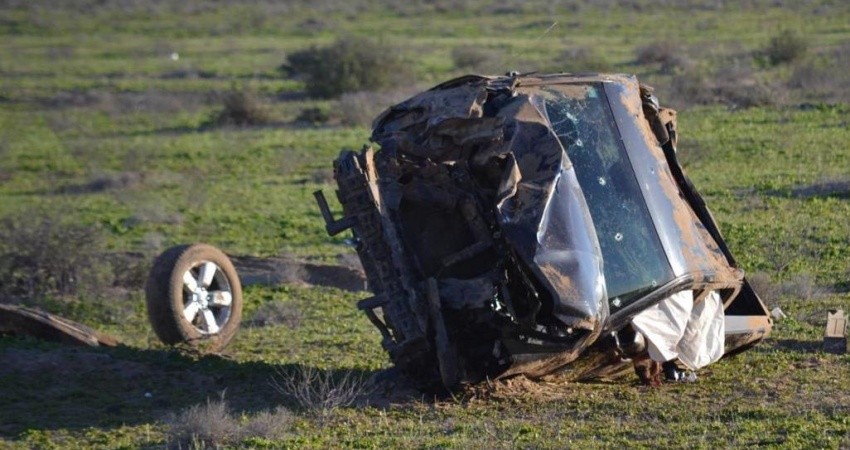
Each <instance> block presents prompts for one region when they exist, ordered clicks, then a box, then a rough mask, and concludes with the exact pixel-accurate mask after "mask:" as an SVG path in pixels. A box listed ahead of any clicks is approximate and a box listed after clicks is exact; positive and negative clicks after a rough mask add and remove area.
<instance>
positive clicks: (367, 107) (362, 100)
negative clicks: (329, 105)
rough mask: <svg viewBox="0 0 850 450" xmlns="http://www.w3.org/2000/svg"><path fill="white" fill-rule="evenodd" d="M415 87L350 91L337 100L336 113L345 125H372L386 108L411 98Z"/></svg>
mask: <svg viewBox="0 0 850 450" xmlns="http://www.w3.org/2000/svg"><path fill="white" fill-rule="evenodd" d="M415 93H416V91H415V89H414V88H407V89H393V90H389V91H381V92H350V93H347V94H343V95H342V96H341V97H340V98H339V100H338V101H337V104H336V108H334V114H337V115H339V120H340V122H342V123H343V124H344V125H355V126H357V125H359V126H364V127H371V126H372V121H373V120H374V119H375V118H376V117H377V116H378V115H379V114H381V113H382V112H384V110H386V109H387V108H389V107H390V106H392V105H395V104H396V103H400V102H402V101H403V100H405V99H407V98H409V97H410V96H412V95H413V94H415Z"/></svg>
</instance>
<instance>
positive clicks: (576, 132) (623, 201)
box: [317, 74, 772, 388]
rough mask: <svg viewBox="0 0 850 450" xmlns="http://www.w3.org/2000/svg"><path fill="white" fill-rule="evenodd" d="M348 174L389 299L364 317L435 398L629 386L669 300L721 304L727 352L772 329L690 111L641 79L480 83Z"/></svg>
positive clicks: (385, 127) (349, 220)
mask: <svg viewBox="0 0 850 450" xmlns="http://www.w3.org/2000/svg"><path fill="white" fill-rule="evenodd" d="M372 140H373V141H374V142H375V143H377V144H378V145H380V150H379V151H374V150H373V149H372V148H366V149H364V150H363V151H362V152H359V153H357V152H350V151H349V152H343V153H342V154H341V155H340V157H339V158H338V159H337V160H336V161H335V163H334V168H335V177H336V180H337V183H338V186H339V190H338V191H337V196H338V198H339V201H340V203H341V204H342V206H343V212H344V217H343V218H342V219H340V220H334V219H333V217H332V216H331V214H330V212H329V211H328V209H327V204H326V202H325V201H324V198H323V197H322V195H321V193H317V199H318V200H319V203H320V207H321V208H322V210H323V215H324V216H325V219H326V221H327V223H328V227H327V229H328V232H329V233H331V234H336V233H339V232H342V231H344V230H346V229H349V228H351V229H352V230H353V233H354V237H355V240H356V242H357V251H358V255H359V257H360V259H361V261H362V263H363V266H364V269H365V272H366V274H367V277H368V284H369V288H370V290H371V291H373V292H374V294H375V296H374V297H372V298H369V299H366V300H363V301H361V302H359V304H358V307H359V308H360V309H362V310H363V311H364V312H365V313H366V314H367V316H368V317H369V319H370V320H371V321H372V323H373V324H375V326H376V327H377V328H378V329H379V330H380V332H381V334H382V336H383V346H384V348H385V349H386V350H387V351H388V353H389V355H390V357H391V359H392V360H393V362H394V363H395V364H396V365H397V366H399V367H400V368H402V369H403V370H406V371H407V372H409V373H411V374H414V375H415V376H416V377H417V378H419V379H420V380H423V383H424V384H428V383H433V382H435V381H436V382H437V383H439V382H440V381H441V382H442V384H443V385H445V386H446V387H449V388H452V387H454V386H456V385H457V384H458V383H463V382H475V381H478V380H481V379H483V378H485V377H491V378H492V377H504V376H510V375H514V374H520V373H521V374H525V375H527V376H530V377H541V376H545V375H550V374H554V373H558V374H562V375H566V376H568V377H570V378H576V379H581V378H587V377H592V376H611V375H613V374H616V373H622V370H621V369H622V368H623V367H625V366H628V363H629V361H630V357H631V356H634V355H636V354H637V353H639V352H641V351H643V347H642V343H641V342H640V336H639V335H637V333H635V331H634V330H633V329H632V328H631V327H630V321H631V320H632V318H633V317H634V316H635V315H636V314H638V313H640V312H641V311H643V310H644V309H646V308H647V307H649V306H651V305H653V304H655V303H657V302H659V301H660V300H662V299H664V298H666V297H668V296H669V295H671V294H673V293H676V292H679V291H682V290H692V291H693V292H694V299H695V302H698V301H700V299H702V298H704V297H705V295H706V294H707V293H709V292H711V291H717V292H718V293H719V294H720V295H721V298H722V300H723V303H724V306H725V313H726V318H727V323H728V325H729V326H727V333H726V352H727V353H731V352H736V351H740V350H742V349H744V348H747V347H749V346H751V345H753V344H755V343H756V342H758V341H759V340H761V339H762V338H763V337H764V336H766V335H767V334H768V333H769V332H770V329H771V325H772V322H771V320H770V318H769V315H768V313H767V311H766V309H765V307H764V305H763V303H762V302H761V300H760V299H759V298H758V296H757V295H756V293H755V292H754V291H753V290H752V288H751V287H750V285H749V283H748V282H747V281H746V279H745V278H744V274H743V271H742V270H741V269H740V268H738V266H737V264H736V262H735V259H734V258H733V256H732V255H731V253H730V252H729V249H728V248H727V247H726V245H725V243H724V242H723V239H722V236H721V235H720V232H719V230H718V228H717V225H716V223H715V221H714V220H713V218H712V216H711V214H710V212H709V211H708V209H707V208H706V206H705V204H704V202H703V200H702V198H701V197H700V196H699V194H698V193H697V192H696V190H695V189H694V187H693V185H692V184H691V183H690V181H689V180H688V179H687V177H686V176H685V174H684V172H683V170H682V168H681V166H680V165H679V163H678V161H677V159H676V140H677V131H676V113H675V111H672V110H670V109H666V108H662V107H660V106H659V105H658V103H657V100H656V99H655V97H654V96H653V95H652V94H651V91H650V90H649V89H647V88H645V87H643V86H641V85H639V83H638V82H637V80H636V78H634V77H631V76H625V75H580V76H573V75H563V74H561V75H551V76H544V75H518V76H505V77H479V76H467V77H462V78H459V79H456V80H452V81H449V82H447V83H444V84H441V85H439V86H437V87H435V88H433V89H431V90H429V91H426V92H424V93H422V94H419V95H417V96H415V97H413V98H411V99H409V100H407V101H405V102H403V103H401V104H398V105H396V106H394V107H392V108H390V109H389V110H387V111H386V112H384V113H383V114H382V115H381V116H380V117H378V118H377V119H376V120H375V122H374V127H373V134H372Z"/></svg>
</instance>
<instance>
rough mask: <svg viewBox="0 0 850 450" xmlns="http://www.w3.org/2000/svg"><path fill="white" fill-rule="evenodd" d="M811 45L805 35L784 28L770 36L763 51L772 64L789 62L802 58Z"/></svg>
mask: <svg viewBox="0 0 850 450" xmlns="http://www.w3.org/2000/svg"><path fill="white" fill-rule="evenodd" d="M808 48H809V45H808V43H807V42H806V40H805V39H803V37H801V36H800V35H798V34H797V33H795V32H793V31H791V30H783V31H781V32H780V33H779V34H777V35H776V36H773V37H772V38H770V42H769V43H768V44H767V47H765V49H764V51H763V53H764V56H765V58H767V62H768V63H770V64H771V65H774V66H775V65H779V64H783V63H789V62H792V61H796V60H798V59H800V58H802V57H803V56H804V55H805V54H806V51H807V50H808Z"/></svg>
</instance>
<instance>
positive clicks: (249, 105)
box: [209, 89, 272, 126]
mask: <svg viewBox="0 0 850 450" xmlns="http://www.w3.org/2000/svg"><path fill="white" fill-rule="evenodd" d="M270 122H272V114H271V112H270V111H269V108H268V106H266V105H265V104H263V102H262V101H261V100H260V99H259V98H258V97H257V95H256V94H254V93H252V92H249V91H245V90H237V89H233V90H231V91H229V92H226V93H225V94H224V95H223V96H222V109H221V111H219V112H218V113H216V114H215V115H214V116H213V117H212V118H211V119H210V123H209V125H218V126H251V125H265V124H268V123H270Z"/></svg>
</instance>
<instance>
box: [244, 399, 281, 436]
mask: <svg viewBox="0 0 850 450" xmlns="http://www.w3.org/2000/svg"><path fill="white" fill-rule="evenodd" d="M293 418H294V416H293V414H292V412H290V411H289V410H288V409H286V408H284V407H283V406H278V407H277V408H275V409H274V410H272V411H261V412H259V413H257V414H256V415H255V416H253V417H251V418H250V419H249V420H248V423H246V424H244V425H242V430H241V435H242V437H243V439H244V438H251V437H259V438H265V439H282V438H284V437H286V435H287V434H289V430H290V428H291V425H292V421H293Z"/></svg>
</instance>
